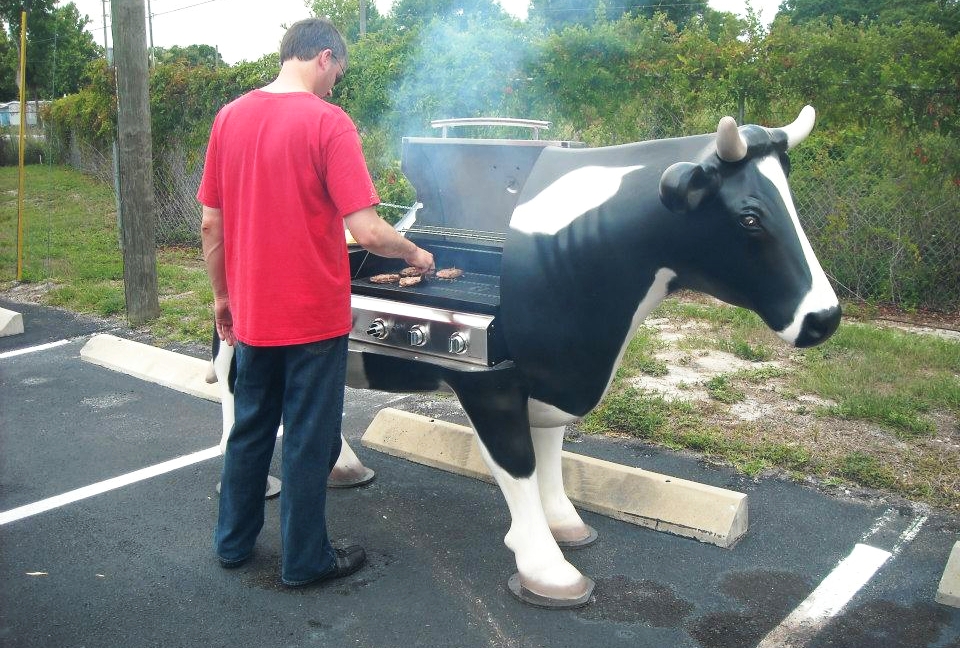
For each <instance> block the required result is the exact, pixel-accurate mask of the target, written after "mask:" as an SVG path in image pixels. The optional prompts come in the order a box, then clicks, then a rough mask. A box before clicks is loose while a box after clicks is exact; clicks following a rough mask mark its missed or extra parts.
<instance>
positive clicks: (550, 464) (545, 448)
mask: <svg viewBox="0 0 960 648" xmlns="http://www.w3.org/2000/svg"><path fill="white" fill-rule="evenodd" d="M563 432H564V427H563V426H561V427H552V428H538V427H531V428H530V433H531V435H532V437H533V447H534V450H535V451H536V456H537V482H538V485H539V488H540V501H541V502H542V504H543V512H544V514H545V515H546V518H547V524H548V525H549V526H550V532H551V533H552V534H553V537H554V538H555V539H556V541H557V544H559V545H560V546H561V547H585V546H587V545H589V544H592V543H593V542H594V541H595V540H596V539H597V532H596V531H595V530H594V529H593V527H591V526H589V525H587V524H586V523H584V521H583V520H582V519H581V518H580V514H579V513H577V510H576V509H575V508H574V507H573V504H572V503H571V502H570V498H568V497H567V493H566V492H565V491H564V488H563V472H562V467H563V462H562V455H561V452H562V450H563Z"/></svg>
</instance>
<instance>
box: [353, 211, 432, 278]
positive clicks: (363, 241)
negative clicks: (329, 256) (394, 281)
mask: <svg viewBox="0 0 960 648" xmlns="http://www.w3.org/2000/svg"><path fill="white" fill-rule="evenodd" d="M344 221H345V222H346V224H347V229H349V230H350V234H351V235H352V236H353V239H354V240H355V241H356V242H357V243H359V244H360V245H361V246H362V247H364V248H365V249H367V250H369V251H371V252H373V253H374V254H376V255H379V256H382V257H387V258H390V259H403V260H404V261H405V262H406V263H408V264H409V265H412V266H415V267H417V268H420V269H421V270H432V269H433V268H434V267H435V266H434V262H433V255H432V254H430V253H429V252H427V251H426V250H424V249H422V248H420V247H417V245H416V244H415V243H413V241H410V240H407V239H405V238H404V237H403V236H401V235H400V233H399V232H397V230H395V229H393V227H391V226H390V224H389V223H387V222H386V221H385V220H383V219H382V218H380V216H379V215H378V214H377V210H376V209H374V208H373V207H367V208H365V209H361V210H360V211H357V212H354V213H352V214H349V215H348V216H346V217H345V218H344Z"/></svg>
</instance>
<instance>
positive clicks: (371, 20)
mask: <svg viewBox="0 0 960 648" xmlns="http://www.w3.org/2000/svg"><path fill="white" fill-rule="evenodd" d="M366 3H367V32H368V33H369V32H377V31H380V30H381V29H383V27H384V24H385V20H384V18H383V16H381V15H380V12H378V11H377V6H376V4H375V3H374V1H373V0H366ZM307 7H308V8H309V9H310V11H311V13H312V14H313V15H314V16H326V17H327V18H329V19H330V20H331V21H333V24H334V25H336V26H337V29H339V30H340V33H341V34H343V37H344V38H345V39H347V40H348V41H350V42H356V41H357V39H359V38H360V3H359V2H358V1H357V0H312V1H311V2H310V3H309V4H308V5H307Z"/></svg>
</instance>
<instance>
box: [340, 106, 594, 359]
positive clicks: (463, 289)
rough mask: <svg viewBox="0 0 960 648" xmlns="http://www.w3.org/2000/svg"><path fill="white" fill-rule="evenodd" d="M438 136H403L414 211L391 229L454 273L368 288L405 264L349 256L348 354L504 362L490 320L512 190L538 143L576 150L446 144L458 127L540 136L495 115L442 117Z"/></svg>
mask: <svg viewBox="0 0 960 648" xmlns="http://www.w3.org/2000/svg"><path fill="white" fill-rule="evenodd" d="M433 125H434V127H437V128H443V129H444V130H443V132H444V136H443V137H438V138H427V137H416V138H415V137H408V138H404V139H403V149H402V160H401V168H402V170H403V172H404V174H405V175H406V176H407V178H408V179H409V180H410V182H411V183H412V184H413V186H414V188H415V189H416V191H417V201H418V202H417V204H416V205H415V206H414V208H413V209H411V210H410V212H409V213H408V214H407V215H406V216H405V217H404V218H403V219H402V220H401V221H400V223H398V224H397V229H398V230H399V231H400V232H401V233H403V234H404V235H405V236H406V237H407V238H409V239H410V240H412V241H414V242H415V243H416V244H417V245H419V246H420V247H423V248H425V249H427V250H429V251H430V252H431V253H433V255H434V259H435V261H436V266H437V268H438V269H443V268H458V269H460V270H462V271H463V275H462V276H461V277H459V278H457V279H455V280H452V281H445V280H442V279H438V278H436V277H429V276H428V277H426V278H425V279H424V280H423V281H422V282H421V283H420V284H418V285H416V286H412V287H400V286H399V285H398V284H395V283H394V284H374V283H371V282H370V277H372V276H373V275H377V274H385V273H398V272H399V271H400V270H401V269H402V268H403V267H404V264H403V262H402V261H400V260H397V259H385V258H382V257H378V256H376V255H373V254H370V253H367V252H365V251H364V250H362V249H359V248H357V249H355V250H352V251H351V254H350V257H351V271H352V276H353V281H352V287H351V292H352V310H353V329H352V331H351V333H350V340H351V347H352V348H354V350H363V351H365V352H371V351H372V352H376V353H382V354H387V355H399V356H403V357H407V358H411V359H415V360H419V361H422V362H428V363H434V364H441V365H444V366H453V367H456V368H462V369H463V370H468V369H469V370H478V369H482V368H485V367H492V366H495V365H497V364H498V363H500V362H503V361H505V360H508V359H509V358H508V357H507V353H506V349H505V345H504V344H503V340H502V336H501V333H500V327H499V322H498V320H497V317H498V315H499V309H500V266H501V258H502V253H503V246H504V243H505V242H506V237H507V231H508V229H509V222H510V217H511V215H512V214H513V210H514V208H515V207H516V203H517V197H518V194H519V193H520V189H521V188H522V187H523V184H524V183H525V182H526V180H527V177H528V176H529V174H530V170H531V169H532V168H533V165H534V164H535V163H536V161H537V158H538V157H539V156H540V153H541V152H542V151H543V149H544V147H547V146H563V147H572V146H581V144H579V143H576V142H565V141H548V140H540V139H533V140H531V139H473V138H451V137H447V136H446V133H447V130H448V129H449V128H451V127H457V126H477V125H482V126H524V127H528V128H531V129H533V130H534V133H535V134H539V132H540V130H544V129H546V128H548V127H549V123H548V122H541V121H534V120H505V119H497V118H490V119H487V118H483V119H469V120H442V121H438V122H434V124H433Z"/></svg>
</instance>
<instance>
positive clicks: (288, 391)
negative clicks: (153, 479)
mask: <svg viewBox="0 0 960 648" xmlns="http://www.w3.org/2000/svg"><path fill="white" fill-rule="evenodd" d="M346 359H347V336H346V335H344V336H342V337H338V338H333V339H330V340H322V341H320V342H313V343H310V344H300V345H293V346H281V347H253V346H249V345H246V344H243V343H240V342H238V343H237V346H236V360H237V382H236V386H235V388H234V398H235V419H234V425H233V429H232V431H231V433H230V438H229V440H228V442H227V449H226V452H225V454H224V460H223V475H222V478H221V482H220V514H219V518H218V520H217V528H216V532H215V537H214V541H215V549H216V552H217V555H218V556H219V557H220V560H221V561H223V562H224V563H231V562H240V561H243V560H245V559H246V558H248V557H249V556H250V554H251V553H252V552H253V546H254V544H255V542H256V540H257V535H258V534H259V533H260V530H261V529H262V528H263V515H264V492H265V488H266V484H267V473H268V471H269V470H270V461H271V458H272V456H273V449H274V444H275V442H276V433H277V427H278V426H279V425H280V421H281V418H282V420H283V453H282V458H281V466H282V468H281V479H282V480H283V489H282V491H281V493H280V532H281V539H282V544H283V558H282V568H281V579H282V580H283V582H285V583H287V584H288V585H296V584H300V583H303V582H307V581H310V580H313V579H315V578H317V577H318V576H322V575H323V574H325V573H326V572H328V571H330V570H332V569H334V568H335V566H336V556H335V554H334V551H333V547H332V546H331V545H330V540H329V538H328V537H327V524H326V494H327V490H326V489H327V477H328V476H329V474H330V471H331V470H332V469H333V467H334V465H335V464H336V462H337V457H338V456H339V454H340V423H341V420H342V418H343V392H344V381H345V378H346Z"/></svg>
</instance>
